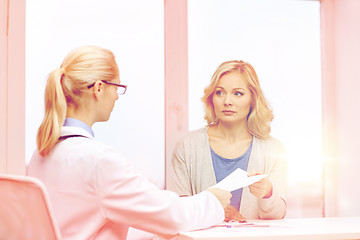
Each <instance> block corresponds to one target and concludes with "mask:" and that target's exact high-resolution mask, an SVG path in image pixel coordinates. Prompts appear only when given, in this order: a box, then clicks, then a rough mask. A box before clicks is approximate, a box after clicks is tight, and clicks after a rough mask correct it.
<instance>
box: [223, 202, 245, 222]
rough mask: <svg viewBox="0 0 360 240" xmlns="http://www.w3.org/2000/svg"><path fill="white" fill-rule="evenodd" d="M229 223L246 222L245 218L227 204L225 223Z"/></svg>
mask: <svg viewBox="0 0 360 240" xmlns="http://www.w3.org/2000/svg"><path fill="white" fill-rule="evenodd" d="M229 221H236V222H246V218H244V217H243V215H241V214H240V212H239V211H238V210H237V209H236V208H234V207H233V206H232V205H230V204H229V205H227V206H226V208H225V222H229Z"/></svg>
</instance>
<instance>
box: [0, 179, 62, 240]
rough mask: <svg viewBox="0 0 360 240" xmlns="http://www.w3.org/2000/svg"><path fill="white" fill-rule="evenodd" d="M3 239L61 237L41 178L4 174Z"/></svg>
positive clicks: (0, 186)
mask: <svg viewBox="0 0 360 240" xmlns="http://www.w3.org/2000/svg"><path fill="white" fill-rule="evenodd" d="M0 239H7V240H13V239H14V240H17V239H22V240H27V239H29V240H33V239H37V240H42V239H44V240H52V239H54V240H60V239H61V235H60V231H59V229H58V227H57V225H56V222H55V220H54V214H53V212H52V208H51V205H50V201H49V197H48V194H47V191H46V188H45V186H44V184H43V183H42V182H41V181H40V180H38V179H36V178H33V177H28V176H20V175H12V174H0Z"/></svg>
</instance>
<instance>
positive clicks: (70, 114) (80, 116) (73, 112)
mask: <svg viewBox="0 0 360 240" xmlns="http://www.w3.org/2000/svg"><path fill="white" fill-rule="evenodd" d="M90 113H91V112H90V111H88V110H81V109H74V108H68V109H67V112H66V117H67V118H74V119H77V120H80V121H82V122H84V123H86V124H87V125H89V126H90V127H92V125H93V124H94V121H93V120H92V117H91V116H90Z"/></svg>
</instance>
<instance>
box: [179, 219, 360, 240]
mask: <svg viewBox="0 0 360 240" xmlns="http://www.w3.org/2000/svg"><path fill="white" fill-rule="evenodd" d="M176 239H178V240H195V239H196V240H207V239H208V240H215V239H224V240H225V239H239V240H241V239H247V240H253V239H254V240H263V239H266V240H284V239H287V240H289V239H290V240H293V239H294V240H304V239H308V240H310V239H316V240H319V239H320V240H321V239H360V217H337V218H288V219H281V220H253V221H248V223H247V224H239V223H231V224H227V225H225V224H222V225H219V226H215V227H212V228H208V229H203V230H197V231H191V232H182V233H180V234H179V235H178V236H177V238H176Z"/></svg>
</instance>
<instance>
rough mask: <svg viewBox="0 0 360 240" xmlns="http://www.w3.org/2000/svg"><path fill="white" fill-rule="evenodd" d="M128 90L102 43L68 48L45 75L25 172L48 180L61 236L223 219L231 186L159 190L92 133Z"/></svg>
mask: <svg viewBox="0 0 360 240" xmlns="http://www.w3.org/2000/svg"><path fill="white" fill-rule="evenodd" d="M125 91H126V85H123V84H121V83H120V78H119V70H118V66H117V64H116V62H115V57H114V55H113V53H112V52H111V51H109V50H106V49H103V48H99V47H93V46H85V47H80V48H77V49H75V50H73V51H71V52H70V53H69V54H68V55H67V57H66V58H65V59H64V61H63V63H62V65H61V67H60V68H58V69H55V70H54V71H53V72H51V73H50V75H49V77H48V80H47V85H46V89H45V117H44V120H43V122H42V124H41V126H40V128H39V130H38V135H37V146H38V149H37V150H36V151H35V153H34V155H33V156H32V159H31V162H30V165H29V167H28V175H30V176H33V177H36V178H38V179H40V180H41V181H42V182H43V183H44V184H45V186H46V188H47V190H48V192H49V195H50V200H51V203H52V206H53V209H54V213H55V219H56V221H57V223H58V225H59V226H60V231H61V234H62V236H63V238H64V239H104V240H111V239H126V236H127V232H128V228H129V226H131V227H134V228H138V229H141V230H145V231H148V232H152V233H155V234H159V235H161V236H165V237H169V236H172V235H174V234H176V233H177V232H179V231H188V230H193V229H198V228H206V227H209V226H212V225H214V224H218V223H221V222H222V221H223V220H224V207H225V206H226V205H227V204H228V203H230V197H231V194H230V193H229V192H226V191H223V190H220V189H209V190H207V191H206V189H205V191H201V192H199V194H197V195H194V196H193V197H191V198H180V197H179V196H178V195H177V194H175V193H174V192H170V191H166V190H160V189H159V188H157V187H156V186H155V185H153V184H152V183H151V182H149V180H148V179H147V178H145V177H144V176H142V175H141V174H139V173H137V172H136V170H135V169H134V168H133V167H132V166H131V165H130V164H129V163H128V162H127V161H126V160H125V159H124V158H123V157H122V156H121V154H120V153H118V152H117V151H116V150H115V149H113V148H111V147H109V146H107V145H105V144H103V143H101V142H99V141H97V140H96V139H95V138H94V133H93V131H92V129H91V127H92V126H93V124H94V123H96V122H102V121H107V120H108V119H109V117H110V114H111V112H112V110H113V108H114V104H115V101H116V100H118V98H119V97H118V94H120V95H121V94H124V93H125ZM118 134H119V137H123V138H126V136H123V135H122V134H121V133H118Z"/></svg>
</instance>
